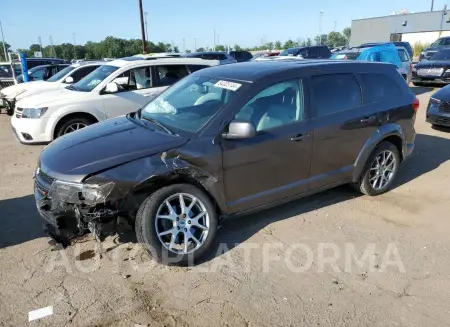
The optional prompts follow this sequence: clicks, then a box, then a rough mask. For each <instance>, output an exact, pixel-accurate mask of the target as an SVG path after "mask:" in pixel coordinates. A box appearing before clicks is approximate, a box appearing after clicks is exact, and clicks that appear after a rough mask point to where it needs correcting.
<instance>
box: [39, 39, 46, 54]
mask: <svg viewBox="0 0 450 327" xmlns="http://www.w3.org/2000/svg"><path fill="white" fill-rule="evenodd" d="M38 42H39V48H40V49H41V53H42V57H45V56H44V50H43V49H42V39H41V37H40V36H38Z"/></svg>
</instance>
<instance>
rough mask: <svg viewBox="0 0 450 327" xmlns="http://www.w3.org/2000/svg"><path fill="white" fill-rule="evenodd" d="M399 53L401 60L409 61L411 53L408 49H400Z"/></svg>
mask: <svg viewBox="0 0 450 327" xmlns="http://www.w3.org/2000/svg"><path fill="white" fill-rule="evenodd" d="M398 55H399V57H400V60H401V61H403V62H407V61H409V55H408V53H406V50H403V49H398Z"/></svg>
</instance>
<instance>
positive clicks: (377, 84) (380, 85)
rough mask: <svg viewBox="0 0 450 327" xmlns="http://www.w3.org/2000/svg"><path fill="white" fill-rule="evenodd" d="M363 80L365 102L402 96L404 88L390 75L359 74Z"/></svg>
mask: <svg viewBox="0 0 450 327" xmlns="http://www.w3.org/2000/svg"><path fill="white" fill-rule="evenodd" d="M359 77H360V78H361V82H362V90H363V99H364V104H370V103H375V102H381V101H386V100H389V99H395V98H400V97H401V96H402V89H401V88H400V86H399V85H398V84H397V83H396V82H395V81H394V80H393V79H392V78H391V77H390V76H388V75H385V74H378V73H361V74H359Z"/></svg>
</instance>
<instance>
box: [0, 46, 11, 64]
mask: <svg viewBox="0 0 450 327" xmlns="http://www.w3.org/2000/svg"><path fill="white" fill-rule="evenodd" d="M5 48H6V52H11V45H9V44H8V42H5ZM0 59H1V60H2V61H9V58H5V51H4V50H3V42H1V41H0Z"/></svg>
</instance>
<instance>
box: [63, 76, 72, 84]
mask: <svg viewBox="0 0 450 327" xmlns="http://www.w3.org/2000/svg"><path fill="white" fill-rule="evenodd" d="M64 83H66V84H72V83H73V77H72V76H67V77H66V79H65V80H64Z"/></svg>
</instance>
